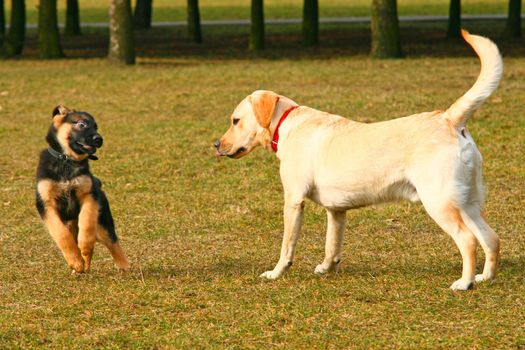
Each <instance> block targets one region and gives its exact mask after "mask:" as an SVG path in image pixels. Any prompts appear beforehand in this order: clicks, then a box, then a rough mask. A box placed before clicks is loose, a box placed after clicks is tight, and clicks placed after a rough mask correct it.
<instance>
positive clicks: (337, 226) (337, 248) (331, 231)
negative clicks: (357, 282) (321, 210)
mask: <svg viewBox="0 0 525 350" xmlns="http://www.w3.org/2000/svg"><path fill="white" fill-rule="evenodd" d="M326 214H327V218H328V224H327V230H326V244H325V257H324V261H323V263H322V264H319V265H317V266H316V268H315V271H314V272H315V273H316V274H319V275H321V274H324V273H327V272H331V271H336V270H337V267H338V266H339V262H340V261H341V247H342V245H343V237H344V232H345V222H346V211H334V210H329V209H327V210H326Z"/></svg>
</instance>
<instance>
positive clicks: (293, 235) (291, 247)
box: [260, 199, 304, 280]
mask: <svg viewBox="0 0 525 350" xmlns="http://www.w3.org/2000/svg"><path fill="white" fill-rule="evenodd" d="M303 209H304V199H301V200H299V201H297V200H295V201H294V200H291V199H285V204H284V236H283V243H282V246H281V257H280V258H279V262H277V265H276V266H275V268H274V269H273V270H272V271H266V272H265V273H263V274H261V276H260V277H264V278H267V279H270V280H273V279H276V278H279V277H281V276H282V275H283V274H284V273H285V272H286V271H288V269H289V268H290V266H292V263H293V258H294V255H295V245H296V244H297V238H298V237H299V232H300V231H301V223H302V221H303Z"/></svg>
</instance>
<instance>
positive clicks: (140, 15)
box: [133, 0, 153, 29]
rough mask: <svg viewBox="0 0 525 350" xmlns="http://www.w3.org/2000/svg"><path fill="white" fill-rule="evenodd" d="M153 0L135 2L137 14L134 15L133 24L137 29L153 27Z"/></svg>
mask: <svg viewBox="0 0 525 350" xmlns="http://www.w3.org/2000/svg"><path fill="white" fill-rule="evenodd" d="M152 6H153V0H137V3H136V4H135V14H134V17H133V24H135V28H137V29H150V28H151V12H152Z"/></svg>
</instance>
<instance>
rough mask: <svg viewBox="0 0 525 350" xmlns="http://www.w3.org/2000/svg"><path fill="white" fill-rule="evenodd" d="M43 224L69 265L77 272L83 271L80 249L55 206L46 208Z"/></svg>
mask: <svg viewBox="0 0 525 350" xmlns="http://www.w3.org/2000/svg"><path fill="white" fill-rule="evenodd" d="M44 224H45V226H46V228H47V230H48V231H49V233H50V234H51V237H52V238H53V240H54V241H55V242H56V244H57V246H58V247H59V248H60V250H61V251H62V254H63V255H64V258H65V259H66V262H67V264H68V265H69V267H71V268H72V269H73V271H75V272H77V273H82V272H84V261H83V260H82V257H81V256H80V250H79V249H78V247H77V244H76V242H75V237H74V236H73V234H72V233H71V232H70V231H69V230H68V228H67V226H66V225H65V224H64V223H63V222H62V220H61V219H60V217H59V215H58V212H57V210H56V209H55V208H53V207H47V208H46V214H45V216H44Z"/></svg>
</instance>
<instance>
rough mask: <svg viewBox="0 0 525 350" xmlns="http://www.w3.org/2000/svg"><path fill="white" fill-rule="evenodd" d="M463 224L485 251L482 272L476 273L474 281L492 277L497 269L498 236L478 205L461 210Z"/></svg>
mask: <svg viewBox="0 0 525 350" xmlns="http://www.w3.org/2000/svg"><path fill="white" fill-rule="evenodd" d="M461 216H462V218H463V220H464V221H465V224H466V225H467V226H468V228H469V229H470V230H471V231H472V233H473V234H474V235H475V236H476V238H477V239H478V241H479V243H480V244H481V247H482V248H483V251H484V253H485V266H484V267H483V273H482V274H478V275H476V282H482V281H487V280H491V279H494V278H495V277H496V273H497V270H498V260H499V246H500V241H499V237H498V235H497V234H496V232H494V230H492V228H491V227H490V226H489V225H488V224H487V222H486V221H485V220H483V217H482V216H481V211H480V210H479V207H475V206H472V207H470V208H467V209H462V210H461Z"/></svg>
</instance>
